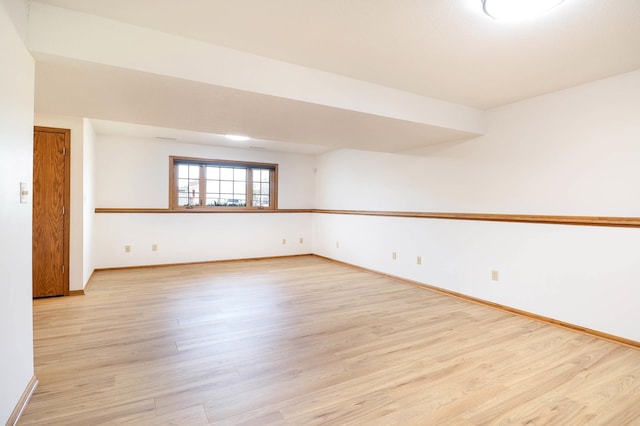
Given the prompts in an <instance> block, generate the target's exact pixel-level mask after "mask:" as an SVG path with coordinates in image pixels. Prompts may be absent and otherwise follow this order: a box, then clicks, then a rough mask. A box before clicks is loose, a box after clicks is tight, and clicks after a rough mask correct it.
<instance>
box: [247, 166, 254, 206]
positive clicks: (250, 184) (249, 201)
mask: <svg viewBox="0 0 640 426" xmlns="http://www.w3.org/2000/svg"><path fill="white" fill-rule="evenodd" d="M247 207H253V169H251V167H247Z"/></svg>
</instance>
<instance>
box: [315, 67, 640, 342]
mask: <svg viewBox="0 0 640 426" xmlns="http://www.w3.org/2000/svg"><path fill="white" fill-rule="evenodd" d="M639 111H640V71H636V72H633V73H629V74H625V75H621V76H618V77H614V78H610V79H606V80H602V81H598V82H594V83H591V84H588V85H584V86H580V87H576V88H572V89H569V90H565V91H562V92H557V93H553V94H549V95H546V96H541V97H538V98H534V99H530V100H527V101H523V102H519V103H516V104H512V105H509V106H505V107H502V108H498V109H495V110H491V111H488V113H487V114H488V124H489V125H488V129H487V134H486V136H483V137H480V138H476V139H474V140H471V141H466V142H460V143H448V144H443V145H438V146H433V147H431V148H429V149H427V150H424V151H423V152H422V154H423V157H411V156H406V155H393V154H378V153H364V152H357V151H347V150H345V151H336V152H331V153H328V154H325V155H323V156H321V157H319V158H318V161H317V168H318V173H317V180H316V194H317V196H316V208H320V209H367V210H396V211H397V210H407V211H442V212H476V213H488V212H494V213H522V214H557V215H611V216H640V195H639V191H638V190H637V183H638V182H640V167H638V164H640V120H639V119H638V112H639ZM336 241H339V242H340V248H339V249H337V248H336V247H335V243H336ZM639 245H640V230H638V229H628V228H600V227H583V226H560V225H538V224H516V223H489V222H473V221H448V220H430V219H401V218H374V217H371V218H368V217H361V216H336V215H322V214H317V215H315V216H314V253H317V254H320V255H324V256H328V257H331V258H335V259H339V260H343V261H346V262H349V263H353V264H356V265H361V266H364V267H367V268H371V269H375V270H379V271H382V272H387V273H391V274H394V275H398V276H402V277H406V278H409V279H412V280H416V281H419V282H424V283H428V284H431V285H434V286H437V287H442V288H446V289H450V290H453V291H458V292H461V293H465V294H468V295H472V296H475V297H480V298H483V299H487V300H490V301H494V302H497V303H501V304H504V305H508V306H512V307H515V308H519V309H522V310H525V311H529V312H532V313H536V314H540V315H545V316H549V317H552V318H555V319H558V320H562V321H566V322H569V323H572V324H576V325H581V326H585V327H589V328H592V329H596V330H599V331H603V332H606V333H611V334H614V335H618V336H621V337H626V338H630V339H634V340H638V341H640V326H639V325H638V324H640V309H638V307H637V300H640V287H638V285H637V283H638V282H639V281H640V260H638V257H637V255H636V253H637V247H638V246H639ZM392 251H396V252H397V253H398V260H396V261H395V262H394V261H392V260H391V252H392ZM416 256H422V257H423V265H422V266H418V265H416ZM494 269H495V270H499V272H500V281H499V282H498V283H495V282H492V281H491V280H490V277H491V270H494Z"/></svg>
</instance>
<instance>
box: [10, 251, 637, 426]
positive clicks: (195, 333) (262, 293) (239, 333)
mask: <svg viewBox="0 0 640 426" xmlns="http://www.w3.org/2000/svg"><path fill="white" fill-rule="evenodd" d="M34 328H35V330H34V339H35V364H36V375H37V377H38V379H39V380H40V386H39V387H38V389H37V392H36V393H35V395H34V396H33V398H32V400H31V402H30V403H29V405H28V406H27V409H26V410H25V412H24V414H23V417H22V419H21V422H20V424H22V425H29V424H37V425H98V424H134V425H164V424H185V425H204V424H219V425H243V424H247V425H280V424H286V425H309V424H336V425H353V424H355V425H359V424H366V425H396V424H397V425H449V424H452V425H484V424H490V425H502V424H505V425H506V424H529V425H548V424H552V425H563V426H565V425H584V424H593V425H635V424H640V351H638V350H636V349H633V348H629V347H625V346H622V345H619V344H616V343H611V342H608V341H604V340H599V339H596V338H593V337H590V336H586V335H584V334H580V333H577V332H573V331H570V330H566V329H562V328H559V327H555V326H551V325H546V324H543V323H540V322H537V321H534V320H529V319H527V318H523V317H519V316H515V315H512V314H509V313H505V312H501V311H498V310H494V309H491V308H488V307H484V306H481V305H477V304H473V303H470V302H466V301H463V300H459V299H456V298H452V297H449V296H445V295H441V294H438V293H434V292H432V291H429V290H425V289H421V288H418V287H415V286H412V285H409V284H406V283H403V282H400V281H396V280H393V279H390V278H387V277H384V276H379V275H376V274H372V273H369V272H366V271H361V270H358V269H355V268H351V267H348V266H344V265H340V264H337V263H334V262H330V261H326V260H324V259H321V258H317V257H313V256H302V257H294V258H284V259H267V260H258V261H240V262H225V263H214V264H204V265H190V266H171V267H163V268H151V269H132V270H119V271H103V272H98V273H96V274H95V276H94V278H93V281H92V284H91V287H90V289H89V291H88V292H87V294H86V295H85V296H77V297H67V298H54V299H41V300H36V301H34Z"/></svg>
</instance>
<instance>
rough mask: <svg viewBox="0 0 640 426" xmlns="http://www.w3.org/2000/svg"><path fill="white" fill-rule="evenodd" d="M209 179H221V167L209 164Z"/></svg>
mask: <svg viewBox="0 0 640 426" xmlns="http://www.w3.org/2000/svg"><path fill="white" fill-rule="evenodd" d="M207 179H215V180H217V179H220V167H218V166H207Z"/></svg>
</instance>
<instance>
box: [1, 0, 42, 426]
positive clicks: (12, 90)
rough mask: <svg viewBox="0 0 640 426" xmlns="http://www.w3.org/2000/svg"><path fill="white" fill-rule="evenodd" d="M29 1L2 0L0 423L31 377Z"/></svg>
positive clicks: (31, 79) (31, 84) (31, 69)
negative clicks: (25, 196) (25, 195)
mask: <svg viewBox="0 0 640 426" xmlns="http://www.w3.org/2000/svg"><path fill="white" fill-rule="evenodd" d="M26 19H27V2H26V1H13V0H12V1H7V0H3V1H1V2H0V52H2V67H0V220H1V221H2V223H1V225H0V274H1V275H2V279H1V280H0V287H1V288H2V297H1V298H0V346H1V347H2V349H1V350H0V423H1V424H4V423H5V422H6V421H7V420H8V418H9V416H10V415H11V412H12V411H13V409H14V408H15V407H16V404H17V403H18V401H19V399H20V396H21V395H22V393H23V392H24V390H25V389H26V387H27V384H28V383H29V381H30V380H31V378H32V377H33V371H34V370H33V320H32V308H31V304H32V301H31V297H32V288H31V218H32V215H31V209H32V207H33V204H32V202H31V197H29V200H28V202H27V203H24V204H21V203H20V182H24V183H25V184H26V185H27V189H28V190H29V192H31V189H32V182H33V181H32V178H33V91H34V63H33V58H32V57H31V55H30V54H29V52H28V51H27V48H26V46H25V45H24V42H23V39H24V34H23V33H22V31H21V30H20V29H21V28H22V29H24V28H26V27H25V25H26Z"/></svg>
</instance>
